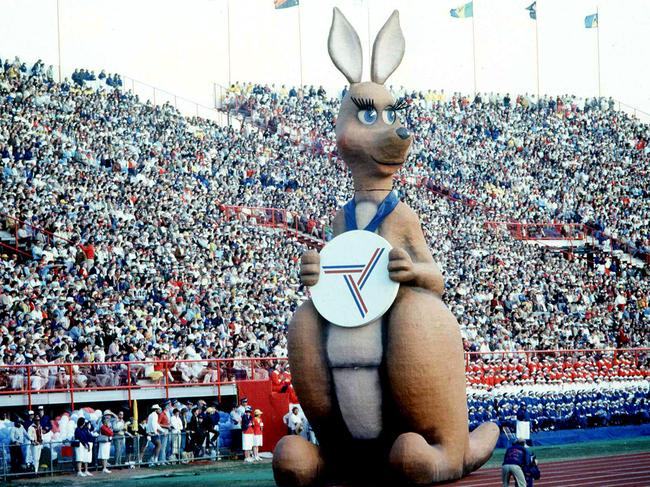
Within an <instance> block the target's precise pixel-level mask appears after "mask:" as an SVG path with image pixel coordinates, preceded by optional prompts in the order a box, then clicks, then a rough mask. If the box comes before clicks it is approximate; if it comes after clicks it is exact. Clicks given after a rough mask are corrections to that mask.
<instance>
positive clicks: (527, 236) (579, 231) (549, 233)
mask: <svg viewBox="0 0 650 487" xmlns="http://www.w3.org/2000/svg"><path fill="white" fill-rule="evenodd" d="M484 226H485V228H490V229H495V228H506V229H507V230H508V232H509V233H510V234H511V235H512V237H513V238H515V239H517V240H576V241H580V240H584V239H585V238H587V237H588V236H589V237H591V238H593V239H595V240H603V241H604V240H609V241H610V249H611V250H612V251H614V250H621V251H622V252H623V253H625V254H627V255H629V256H630V258H632V257H635V258H637V259H639V260H641V261H643V262H645V263H646V264H650V254H648V253H643V252H641V251H640V250H639V249H638V248H636V247H634V246H632V245H630V244H628V243H626V242H623V241H622V240H619V239H616V238H613V237H611V236H609V235H607V234H606V233H603V232H600V231H599V230H597V229H595V228H593V227H590V226H588V225H585V224H584V223H557V222H553V223H519V222H516V221H487V222H485V223H484Z"/></svg>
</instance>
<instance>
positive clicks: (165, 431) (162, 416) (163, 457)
mask: <svg viewBox="0 0 650 487" xmlns="http://www.w3.org/2000/svg"><path fill="white" fill-rule="evenodd" d="M162 406H163V410H162V411H161V412H160V413H159V414H158V424H159V425H160V427H161V428H162V434H161V435H160V454H159V455H158V461H159V462H160V463H161V464H163V465H166V463H167V442H168V441H169V430H170V429H171V420H170V414H169V412H168V411H167V409H168V406H169V401H165V402H163V403H162Z"/></svg>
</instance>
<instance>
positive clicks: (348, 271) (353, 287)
mask: <svg viewBox="0 0 650 487" xmlns="http://www.w3.org/2000/svg"><path fill="white" fill-rule="evenodd" d="M384 250H385V249H384V248H381V247H377V248H376V249H375V251H374V252H373V254H372V256H371V257H370V260H369V261H368V263H367V264H366V265H363V264H351V265H326V266H323V272H324V273H325V274H343V280H344V281H345V284H346V286H347V288H348V290H349V291H350V295H351V296H352V299H353V300H354V303H355V304H356V305H357V309H358V310H359V313H360V314H361V317H362V318H365V316H366V314H367V313H368V307H367V306H366V303H365V302H364V300H363V296H362V295H361V290H362V289H363V287H364V286H365V285H366V283H367V282H368V278H369V277H370V275H371V274H372V271H373V270H374V269H375V266H376V265H377V262H379V259H380V258H381V256H382V254H383V253H384ZM353 274H361V275H360V276H359V277H358V278H357V279H356V280H355V276H354V275H353Z"/></svg>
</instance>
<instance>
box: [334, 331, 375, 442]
mask: <svg viewBox="0 0 650 487" xmlns="http://www.w3.org/2000/svg"><path fill="white" fill-rule="evenodd" d="M326 349H327V359H328V361H329V364H330V368H331V371H332V379H333V381H334V389H335V391H336V397H337V400H338V404H339V408H340V410H341V415H342V416H343V420H344V422H345V424H346V426H347V427H348V430H349V431H350V434H351V435H352V436H353V437H354V438H356V439H359V440H371V439H375V438H377V437H378V436H379V434H380V433H381V431H382V427H383V422H382V416H381V411H382V389H381V381H380V377H379V366H380V364H381V360H382V356H383V352H384V350H383V342H382V323H381V319H379V320H376V321H373V322H372V323H369V324H367V325H365V326H361V327H358V328H343V327H340V326H335V325H328V333H327V342H326Z"/></svg>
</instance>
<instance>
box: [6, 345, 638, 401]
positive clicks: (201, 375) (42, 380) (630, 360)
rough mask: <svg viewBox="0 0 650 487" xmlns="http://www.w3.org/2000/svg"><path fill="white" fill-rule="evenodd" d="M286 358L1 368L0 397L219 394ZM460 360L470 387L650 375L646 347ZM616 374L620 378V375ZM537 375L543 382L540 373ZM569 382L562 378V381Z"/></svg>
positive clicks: (264, 376)
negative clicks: (495, 380)
mask: <svg viewBox="0 0 650 487" xmlns="http://www.w3.org/2000/svg"><path fill="white" fill-rule="evenodd" d="M286 360H287V359H285V358H276V357H270V358H234V359H199V360H154V361H133V362H80V363H56V362H54V363H49V364H29V365H15V364H14V365H0V395H8V394H25V395H27V398H28V404H29V405H30V406H31V404H32V399H33V396H34V395H38V394H48V393H54V392H59V393H65V394H67V395H68V396H69V399H70V403H71V404H72V406H73V407H74V397H75V393H78V392H87V391H114V390H126V391H128V397H129V400H130V399H131V393H132V391H133V390H135V389H157V390H160V391H161V392H164V394H165V397H167V398H169V397H174V396H182V389H183V388H187V387H197V386H198V387H217V394H218V395H220V393H221V391H220V387H221V386H223V385H227V384H237V383H239V382H246V381H269V380H270V372H271V370H272V369H273V368H274V367H275V365H276V364H278V363H285V362H286ZM465 360H466V364H465V365H466V371H467V375H468V381H469V382H470V383H475V382H476V381H474V382H473V379H475V378H477V377H478V378H479V379H481V380H479V381H478V383H485V384H488V382H484V381H483V379H484V378H485V377H486V376H489V375H490V374H492V375H493V376H494V375H498V374H501V375H503V376H504V377H505V378H506V380H511V379H513V378H521V377H522V376H523V375H525V373H524V372H525V370H528V371H529V372H530V371H531V370H532V369H535V370H533V373H532V375H533V376H535V374H537V372H536V371H537V370H538V369H539V370H542V371H550V372H552V371H553V370H554V369H561V370H562V371H566V370H567V369H568V368H571V369H572V370H574V371H576V370H577V371H578V372H580V371H581V370H580V369H581V368H590V367H595V368H596V369H598V370H601V371H602V370H603V369H607V370H608V371H609V373H608V374H605V375H604V374H600V375H599V374H596V376H598V377H607V378H612V377H614V376H615V375H617V376H619V377H650V369H649V365H650V363H649V360H650V349H649V348H629V349H603V350H591V349H576V350H529V351H515V352H504V351H495V352H467V353H465ZM531 364H532V365H531ZM537 364H539V365H537ZM576 364H577V365H576ZM477 366H478V368H477ZM621 371H625V374H624V375H621ZM297 372H298V371H294V373H297ZM479 372H480V373H479ZM550 372H549V373H550ZM591 372H593V370H592V371H591ZM591 372H590V373H591ZM298 373H299V372H298ZM529 375H530V374H529ZM537 375H538V376H539V377H540V378H544V379H545V380H546V378H545V376H544V374H541V375H540V374H537ZM571 379H572V377H570V376H567V380H571ZM501 382H503V381H501ZM488 385H489V384H488ZM492 385H494V384H492Z"/></svg>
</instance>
